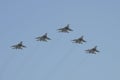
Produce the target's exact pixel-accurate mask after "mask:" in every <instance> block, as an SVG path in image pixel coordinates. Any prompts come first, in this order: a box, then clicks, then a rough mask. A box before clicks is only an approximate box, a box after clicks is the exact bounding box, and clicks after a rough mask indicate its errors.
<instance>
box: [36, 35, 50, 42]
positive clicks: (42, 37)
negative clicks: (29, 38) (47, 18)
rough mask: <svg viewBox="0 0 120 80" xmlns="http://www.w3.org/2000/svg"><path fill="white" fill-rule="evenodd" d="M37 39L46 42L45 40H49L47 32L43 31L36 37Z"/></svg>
mask: <svg viewBox="0 0 120 80" xmlns="http://www.w3.org/2000/svg"><path fill="white" fill-rule="evenodd" d="M36 39H37V41H45V42H47V40H51V39H50V38H49V37H48V36H47V33H45V34H44V35H42V36H39V37H36Z"/></svg>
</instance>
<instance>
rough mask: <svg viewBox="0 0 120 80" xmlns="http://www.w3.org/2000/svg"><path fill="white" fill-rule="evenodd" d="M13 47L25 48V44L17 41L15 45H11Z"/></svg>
mask: <svg viewBox="0 0 120 80" xmlns="http://www.w3.org/2000/svg"><path fill="white" fill-rule="evenodd" d="M11 47H12V48H13V49H23V48H26V46H25V45H23V42H22V41H21V42H19V43H18V44H16V45H13V46H11Z"/></svg>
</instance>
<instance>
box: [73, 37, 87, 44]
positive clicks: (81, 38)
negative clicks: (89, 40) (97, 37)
mask: <svg viewBox="0 0 120 80" xmlns="http://www.w3.org/2000/svg"><path fill="white" fill-rule="evenodd" d="M72 41H73V43H78V44H83V42H86V41H85V40H84V39H83V36H81V37H80V38H78V39H73V40H72Z"/></svg>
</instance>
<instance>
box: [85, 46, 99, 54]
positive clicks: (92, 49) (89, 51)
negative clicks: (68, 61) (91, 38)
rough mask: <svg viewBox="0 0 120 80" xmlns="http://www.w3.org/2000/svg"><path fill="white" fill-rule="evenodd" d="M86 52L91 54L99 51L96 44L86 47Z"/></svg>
mask: <svg viewBox="0 0 120 80" xmlns="http://www.w3.org/2000/svg"><path fill="white" fill-rule="evenodd" d="M85 51H86V52H87V53H92V54H96V53H97V52H100V51H99V50H97V46H95V47H93V48H91V49H88V50H85Z"/></svg>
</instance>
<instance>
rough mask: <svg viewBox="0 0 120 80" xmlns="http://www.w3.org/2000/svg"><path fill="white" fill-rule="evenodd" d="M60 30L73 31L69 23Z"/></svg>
mask: <svg viewBox="0 0 120 80" xmlns="http://www.w3.org/2000/svg"><path fill="white" fill-rule="evenodd" d="M58 30H59V32H64V33H69V31H73V30H72V29H70V27H69V24H67V25H66V26H65V27H63V28H60V29H58Z"/></svg>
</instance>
